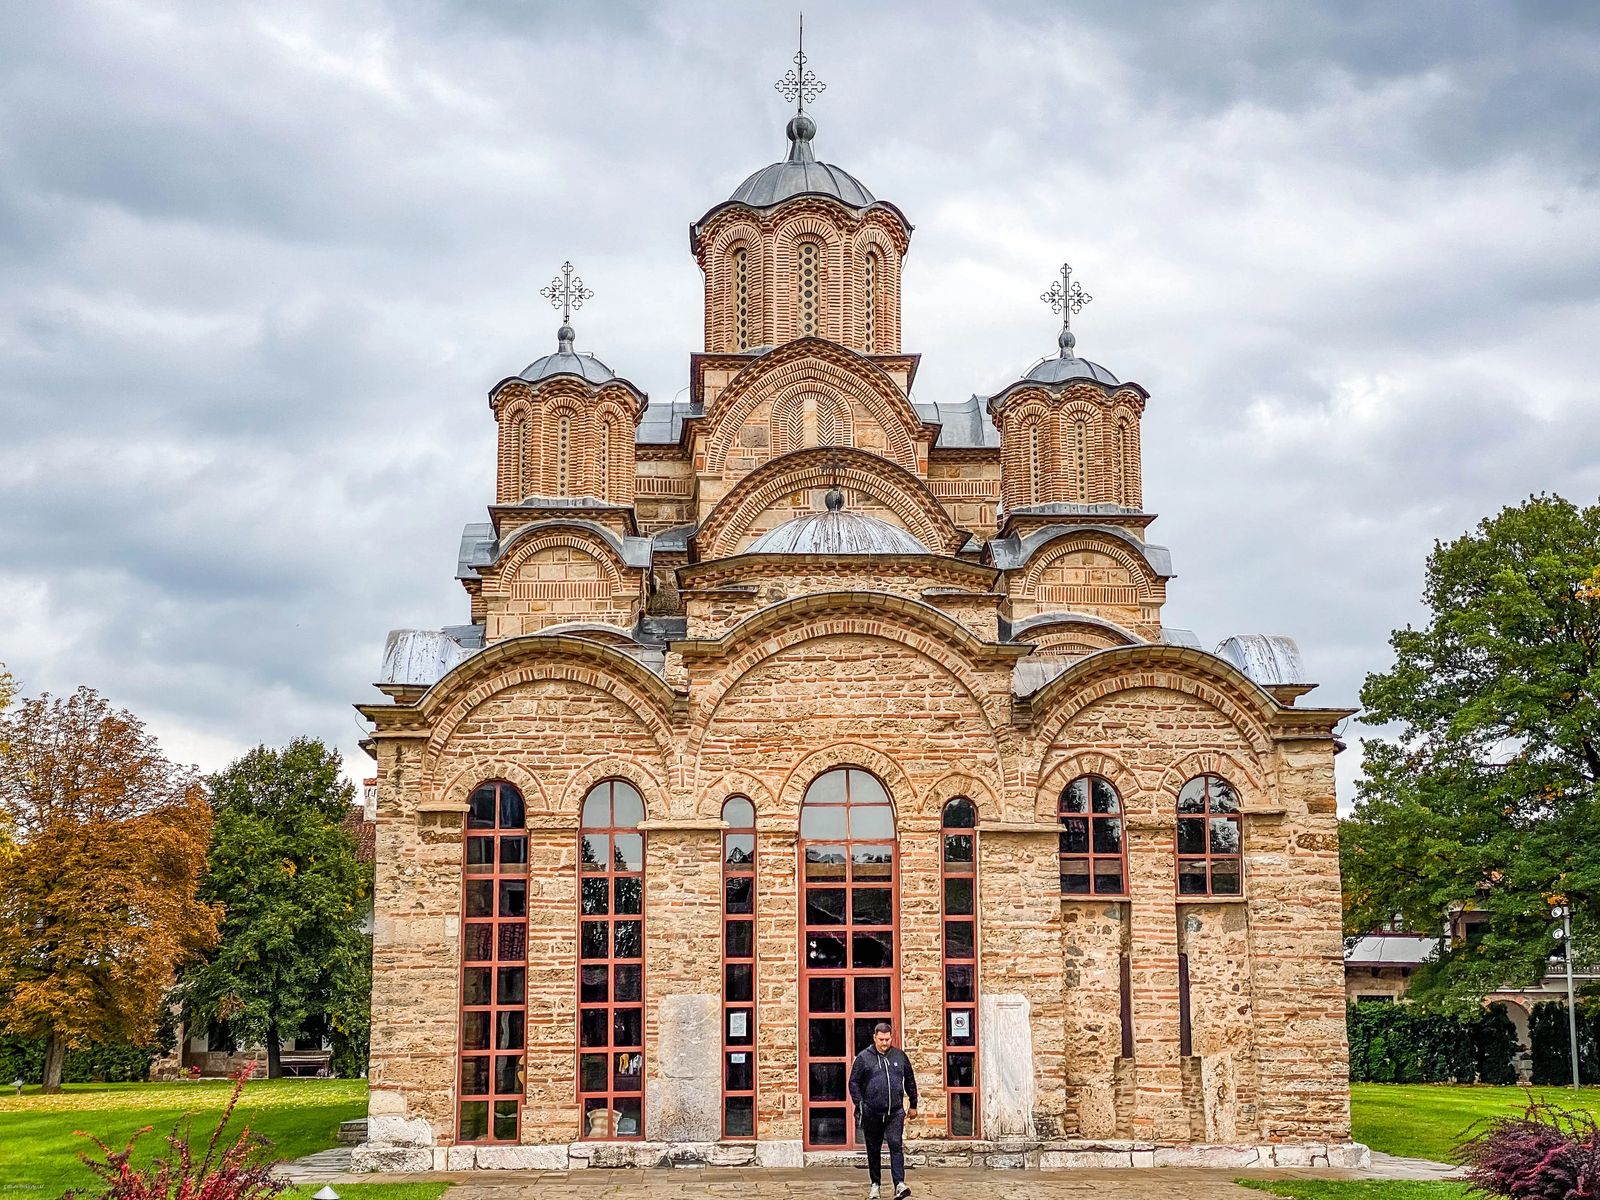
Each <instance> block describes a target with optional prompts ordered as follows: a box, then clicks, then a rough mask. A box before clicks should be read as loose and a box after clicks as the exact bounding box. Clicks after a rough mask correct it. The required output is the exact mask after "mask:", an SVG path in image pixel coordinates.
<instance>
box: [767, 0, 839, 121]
mask: <svg viewBox="0 0 1600 1200" xmlns="http://www.w3.org/2000/svg"><path fill="white" fill-rule="evenodd" d="M773 86H774V87H776V88H777V89H778V92H779V94H781V95H782V96H783V98H784V99H785V100H793V101H794V115H795V116H796V117H803V116H804V115H805V111H806V103H807V101H810V100H815V99H816V98H817V96H818V95H819V94H820V93H821V92H823V91H824V90H826V89H827V86H828V85H827V84H825V83H823V82H822V80H820V79H818V78H817V77H816V74H815V73H814V72H813V71H812V70H811V69H810V68H809V67H807V66H806V15H805V13H801V14H800V48H799V50H798V52H797V53H796V54H795V56H794V67H793V68H792V69H790V70H788V71H785V72H784V74H783V78H782V79H780V80H778V82H777V83H775V84H774V85H773Z"/></svg>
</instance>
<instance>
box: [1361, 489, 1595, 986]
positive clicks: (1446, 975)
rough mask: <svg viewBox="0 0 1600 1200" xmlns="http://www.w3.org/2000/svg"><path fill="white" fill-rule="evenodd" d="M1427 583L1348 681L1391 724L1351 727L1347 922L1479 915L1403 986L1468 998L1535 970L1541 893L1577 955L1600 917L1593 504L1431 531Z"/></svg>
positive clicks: (1428, 923)
mask: <svg viewBox="0 0 1600 1200" xmlns="http://www.w3.org/2000/svg"><path fill="white" fill-rule="evenodd" d="M1424 599H1425V602H1426V603H1427V605H1428V608H1429V609H1430V610H1431V612H1432V616H1431V619H1430V620H1429V621H1428V623H1427V624H1426V626H1424V627H1423V628H1421V629H1413V628H1409V627H1408V628H1405V629H1401V630H1397V631H1396V632H1395V633H1394V635H1393V636H1392V637H1391V638H1390V644H1391V645H1392V646H1393V647H1394V652H1395V663H1394V665H1393V666H1392V667H1391V668H1390V669H1389V670H1387V671H1384V672H1381V673H1377V674H1373V675H1369V676H1368V677H1367V680H1366V683H1365V685H1364V686H1363V688H1362V690H1361V702H1362V704H1363V705H1364V706H1365V709H1366V711H1365V713H1364V714H1363V718H1362V719H1363V720H1364V721H1366V722H1368V723H1370V724H1390V725H1393V726H1394V727H1395V729H1396V732H1395V734H1394V736H1392V737H1389V738H1383V739H1369V740H1366V741H1365V742H1364V750H1365V765H1364V770H1363V778H1362V780H1361V785H1360V794H1359V798H1358V800H1357V802H1356V806H1355V812H1354V815H1353V817H1352V818H1351V819H1350V820H1348V821H1347V822H1345V828H1344V833H1343V847H1344V848H1343V865H1344V878H1345V925H1346V930H1347V932H1350V933H1357V932H1361V931H1364V930H1367V929H1371V928H1374V927H1375V926H1377V925H1379V924H1380V923H1382V922H1385V921H1387V920H1389V919H1390V918H1391V917H1392V916H1393V915H1394V914H1397V913H1398V914H1400V915H1401V916H1402V917H1403V918H1404V920H1405V922H1406V924H1407V925H1408V927H1410V928H1412V929H1415V930H1418V931H1429V932H1431V931H1434V930H1438V929H1440V928H1441V926H1442V924H1443V922H1444V919H1445V916H1446V914H1447V913H1450V912H1453V911H1458V910H1461V909H1463V908H1465V909H1467V910H1471V911H1475V912H1479V913H1482V914H1484V916H1485V917H1486V918H1487V920H1486V923H1485V924H1484V926H1483V927H1482V931H1481V933H1480V934H1477V935H1475V936H1474V937H1473V938H1471V939H1470V940H1467V939H1458V940H1455V941H1453V942H1452V943H1451V944H1450V945H1449V946H1448V947H1447V949H1446V951H1445V952H1444V953H1443V954H1442V956H1441V957H1440V960H1439V961H1438V962H1437V963H1435V964H1431V965H1430V966H1428V967H1427V968H1425V969H1424V970H1422V971H1421V972H1419V973H1418V976H1417V978H1416V981H1415V984H1414V993H1415V994H1416V995H1417V996H1419V997H1420V998H1422V999H1425V1000H1428V999H1431V1000H1436V1001H1441V1002H1444V1003H1451V1002H1455V1003H1460V1004H1467V1003H1471V1002H1476V1000H1477V998H1479V997H1481V996H1482V995H1483V994H1484V993H1485V992H1486V991H1490V990H1493V989H1495V988H1497V987H1500V986H1503V985H1506V984H1516V983H1529V982H1532V981H1533V980H1535V979H1537V978H1538V977H1539V975H1540V974H1541V973H1542V972H1543V971H1544V969H1545V965H1546V958H1547V956H1548V955H1549V954H1550V952H1551V950H1552V947H1553V942H1552V940H1551V937H1550V929H1551V921H1550V905H1551V903H1552V902H1553V901H1554V900H1555V899H1556V898H1558V897H1565V898H1567V899H1568V900H1569V901H1570V902H1571V904H1572V905H1573V909H1574V923H1575V930H1574V936H1575V939H1576V940H1577V943H1578V950H1579V952H1580V955H1581V954H1582V953H1583V951H1584V948H1585V944H1586V943H1588V944H1590V945H1592V944H1593V943H1594V942H1595V934H1596V931H1597V930H1600V793H1597V787H1600V506H1590V507H1587V508H1580V507H1578V506H1577V505H1574V504H1571V503H1569V502H1568V501H1566V500H1563V499H1561V498H1560V497H1555V496H1535V497H1532V498H1530V499H1529V500H1528V501H1527V502H1525V503H1524V504H1521V505H1519V506H1516V507H1513V508H1507V509H1505V510H1504V511H1502V512H1501V513H1500V514H1499V515H1497V516H1494V517H1489V518H1486V519H1485V520H1484V521H1482V522H1481V523H1480V524H1479V525H1478V527H1477V529H1476V530H1474V531H1473V532H1471V533H1469V534H1467V535H1465V536H1463V537H1461V538H1458V539H1456V540H1455V541H1453V542H1449V543H1444V544H1436V545H1435V547H1434V550H1433V553H1432V554H1431V555H1430V556H1429V558H1428V564H1427V585H1426V590H1425V594H1424Z"/></svg>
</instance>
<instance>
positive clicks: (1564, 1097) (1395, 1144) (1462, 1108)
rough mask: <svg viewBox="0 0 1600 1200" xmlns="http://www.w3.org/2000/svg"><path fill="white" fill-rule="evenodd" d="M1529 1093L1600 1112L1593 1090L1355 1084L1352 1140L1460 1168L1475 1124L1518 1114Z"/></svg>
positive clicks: (1599, 1101) (1598, 1092)
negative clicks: (1461, 1150)
mask: <svg viewBox="0 0 1600 1200" xmlns="http://www.w3.org/2000/svg"><path fill="white" fill-rule="evenodd" d="M1530 1092H1531V1093H1532V1095H1533V1096H1534V1097H1535V1098H1536V1099H1539V1100H1548V1101H1550V1102H1551V1103H1553V1104H1559V1105H1561V1106H1562V1107H1563V1108H1571V1109H1588V1110H1590V1111H1592V1112H1600V1088H1594V1087H1586V1088H1584V1089H1582V1090H1581V1091H1579V1092H1574V1091H1573V1090H1572V1089H1571V1088H1553V1087H1552V1088H1532V1089H1529V1088H1518V1087H1451V1086H1447V1085H1444V1084H1392V1083H1356V1084H1352V1085H1351V1087H1350V1116H1351V1126H1352V1128H1351V1134H1352V1136H1353V1137H1354V1138H1355V1140H1356V1141H1358V1142H1365V1143H1366V1144H1367V1145H1369V1146H1371V1147H1372V1148H1373V1149H1374V1150H1383V1151H1386V1152H1387V1153H1389V1154H1399V1155H1403V1156H1405V1157H1407V1158H1431V1159H1433V1160H1435V1161H1436V1162H1455V1161H1456V1145H1457V1143H1459V1142H1460V1141H1461V1139H1462V1138H1463V1137H1465V1136H1466V1135H1467V1133H1468V1131H1469V1130H1470V1129H1471V1127H1472V1126H1473V1125H1474V1124H1475V1123H1477V1122H1479V1121H1481V1120H1483V1119H1484V1118H1485V1117H1492V1116H1498V1115H1501V1114H1504V1113H1515V1112H1519V1111H1520V1110H1521V1109H1522V1108H1523V1107H1525V1106H1526V1105H1527V1103H1528V1096H1529V1094H1530ZM1419 1200H1420V1197H1419Z"/></svg>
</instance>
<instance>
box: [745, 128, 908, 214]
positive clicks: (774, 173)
mask: <svg viewBox="0 0 1600 1200" xmlns="http://www.w3.org/2000/svg"><path fill="white" fill-rule="evenodd" d="M787 132H788V134H789V157H788V158H786V159H785V160H784V161H782V162H775V163H772V164H771V165H769V166H765V167H762V168H761V170H759V171H757V172H756V173H755V174H754V175H752V176H750V178H749V179H746V180H745V181H744V182H743V183H741V184H740V185H739V186H738V188H737V189H736V190H735V191H734V193H733V195H732V196H729V197H728V199H729V201H730V202H732V203H736V204H748V205H749V206H750V207H751V208H766V207H767V206H769V205H772V204H778V203H781V202H782V201H784V200H787V199H789V198H790V197H791V196H832V197H833V198H834V199H835V200H838V201H841V202H842V203H844V204H848V205H849V206H850V207H851V208H866V207H867V205H869V204H873V203H876V197H874V196H873V194H872V193H871V192H869V191H868V190H867V189H866V187H865V186H864V185H863V184H862V183H861V181H860V180H858V179H857V178H856V177H855V176H854V175H852V174H850V172H849V171H846V170H845V169H844V168H843V167H836V166H833V165H832V164H831V163H825V162H818V161H817V160H816V156H815V155H813V154H812V153H811V139H812V138H813V137H814V136H815V135H816V132H817V123H816V122H815V121H813V120H812V119H811V118H810V117H808V116H806V115H804V114H803V113H802V114H801V115H800V116H797V117H794V118H792V119H791V120H790V122H789V128H788V130H787Z"/></svg>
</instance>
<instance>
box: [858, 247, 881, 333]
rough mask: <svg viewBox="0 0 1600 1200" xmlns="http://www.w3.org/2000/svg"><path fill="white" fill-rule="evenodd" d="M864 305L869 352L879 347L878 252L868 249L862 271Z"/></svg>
mask: <svg viewBox="0 0 1600 1200" xmlns="http://www.w3.org/2000/svg"><path fill="white" fill-rule="evenodd" d="M861 285H862V292H863V293H864V294H863V296H862V301H863V306H864V308H865V310H866V311H865V316H866V327H867V328H866V334H867V353H868V354H872V353H874V352H876V350H877V349H878V252H877V251H876V250H868V251H867V261H866V263H865V265H864V266H863V268H862V272H861Z"/></svg>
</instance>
